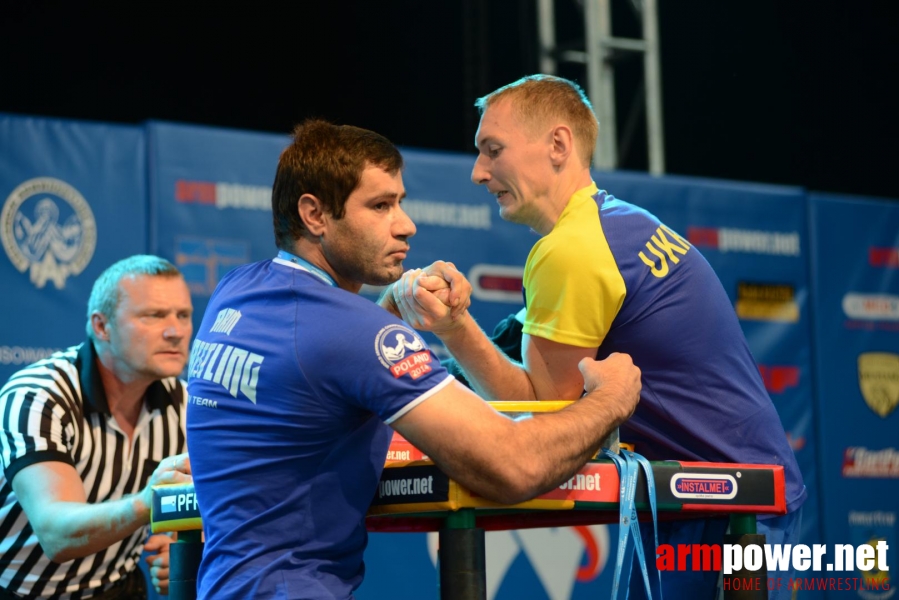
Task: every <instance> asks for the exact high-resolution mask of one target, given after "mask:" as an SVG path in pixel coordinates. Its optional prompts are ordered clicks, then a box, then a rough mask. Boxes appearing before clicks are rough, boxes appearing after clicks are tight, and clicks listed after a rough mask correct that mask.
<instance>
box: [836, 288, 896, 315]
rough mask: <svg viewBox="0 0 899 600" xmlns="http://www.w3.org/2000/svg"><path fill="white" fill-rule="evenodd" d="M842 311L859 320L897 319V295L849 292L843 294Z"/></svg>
mask: <svg viewBox="0 0 899 600" xmlns="http://www.w3.org/2000/svg"><path fill="white" fill-rule="evenodd" d="M843 312H844V313H845V314H846V316H847V317H849V318H850V319H858V320H861V321H899V296H892V295H889V294H859V293H856V292H850V293H848V294H846V295H845V296H843Z"/></svg>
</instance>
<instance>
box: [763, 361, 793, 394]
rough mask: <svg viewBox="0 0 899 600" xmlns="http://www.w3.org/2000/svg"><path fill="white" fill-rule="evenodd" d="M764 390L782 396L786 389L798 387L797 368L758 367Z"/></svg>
mask: <svg viewBox="0 0 899 600" xmlns="http://www.w3.org/2000/svg"><path fill="white" fill-rule="evenodd" d="M758 368H759V373H760V374H761V376H762V381H763V382H764V383H765V389H766V390H768V392H770V393H772V394H782V393H784V391H785V390H786V389H787V388H794V387H797V386H798V385H799V367H795V366H791V365H758Z"/></svg>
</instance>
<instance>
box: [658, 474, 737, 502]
mask: <svg viewBox="0 0 899 600" xmlns="http://www.w3.org/2000/svg"><path fill="white" fill-rule="evenodd" d="M671 493H672V494H674V497H675V498H691V499H709V498H718V499H722V500H730V499H731V498H734V497H736V495H737V480H736V479H734V478H733V476H731V475H714V474H706V475H696V474H690V473H678V474H677V475H674V476H673V477H672V478H671Z"/></svg>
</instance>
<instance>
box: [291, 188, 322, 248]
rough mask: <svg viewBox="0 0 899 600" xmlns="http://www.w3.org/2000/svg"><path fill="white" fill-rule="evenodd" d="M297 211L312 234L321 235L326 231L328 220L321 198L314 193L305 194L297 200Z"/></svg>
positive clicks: (304, 225)
mask: <svg viewBox="0 0 899 600" xmlns="http://www.w3.org/2000/svg"><path fill="white" fill-rule="evenodd" d="M297 212H298V213H299V215H300V221H302V222H303V227H304V228H305V229H306V231H308V232H309V233H310V234H311V235H312V236H314V237H319V236H321V235H322V233H324V230H325V227H326V225H327V221H326V219H325V211H324V208H323V207H322V202H321V200H319V199H318V198H316V197H315V196H313V195H312V194H303V195H302V196H300V200H299V202H297Z"/></svg>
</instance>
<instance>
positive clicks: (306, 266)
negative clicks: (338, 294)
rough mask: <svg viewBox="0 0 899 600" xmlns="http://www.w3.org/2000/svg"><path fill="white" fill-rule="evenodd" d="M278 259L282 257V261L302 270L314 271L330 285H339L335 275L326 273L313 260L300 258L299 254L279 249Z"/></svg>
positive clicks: (313, 272) (314, 273)
mask: <svg viewBox="0 0 899 600" xmlns="http://www.w3.org/2000/svg"><path fill="white" fill-rule="evenodd" d="M277 259H280V260H281V261H282V262H289V263H293V264H294V265H296V266H297V267H298V268H299V269H300V270H301V271H307V272H309V273H312V274H313V275H315V276H316V277H318V278H319V279H321V280H322V281H324V282H325V283H327V284H328V285H332V286H334V287H337V282H336V281H334V278H333V277H331V276H330V275H329V274H328V273H326V272H325V271H323V270H322V269H319V268H318V267H316V266H315V265H313V264H312V263H311V262H309V261H308V260H306V259H303V258H300V257H299V256H296V255H295V254H291V253H290V252H287V251H285V250H280V251H278V256H277Z"/></svg>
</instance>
